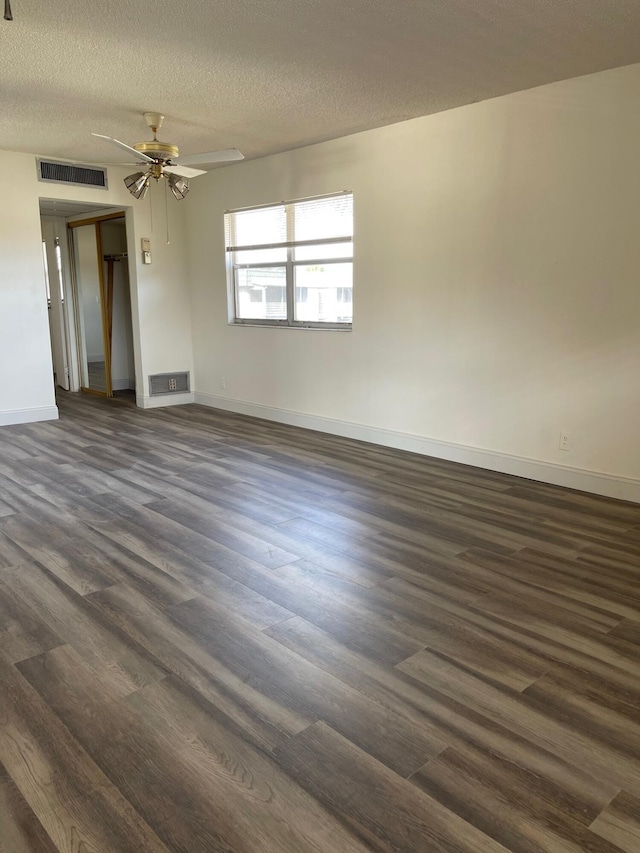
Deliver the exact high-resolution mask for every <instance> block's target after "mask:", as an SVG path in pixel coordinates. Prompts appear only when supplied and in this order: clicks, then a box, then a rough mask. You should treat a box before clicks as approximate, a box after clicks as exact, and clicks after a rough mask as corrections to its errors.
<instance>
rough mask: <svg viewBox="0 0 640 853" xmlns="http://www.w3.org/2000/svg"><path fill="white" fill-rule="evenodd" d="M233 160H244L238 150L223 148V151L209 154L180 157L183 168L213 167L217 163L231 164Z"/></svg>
mask: <svg viewBox="0 0 640 853" xmlns="http://www.w3.org/2000/svg"><path fill="white" fill-rule="evenodd" d="M233 160H244V154H241V153H240V152H239V151H238V149H237V148H223V149H222V151H209V152H208V153H207V154H192V155H191V156H190V157H180V159H179V161H178V162H179V163H180V165H181V166H182V165H183V164H184V165H185V166H209V165H211V166H213V165H214V164H215V163H231V162H232V161H233Z"/></svg>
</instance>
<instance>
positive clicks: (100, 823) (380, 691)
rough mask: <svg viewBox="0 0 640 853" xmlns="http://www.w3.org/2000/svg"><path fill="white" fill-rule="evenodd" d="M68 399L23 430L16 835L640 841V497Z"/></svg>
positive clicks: (369, 842)
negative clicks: (50, 417)
mask: <svg viewBox="0 0 640 853" xmlns="http://www.w3.org/2000/svg"><path fill="white" fill-rule="evenodd" d="M59 406H60V413H61V418H60V420H59V421H57V422H48V423H41V424H31V425H23V426H16V427H3V428H1V429H0V853H26V851H29V852H30V853H56V851H59V853H147V851H152V853H160V851H162V853H168V851H170V853H178V851H179V852H180V853H217V851H225V853H307V851H309V853H362V851H372V850H373V851H380V853H391V851H407V853H409V851H410V852H411V853H430V851H442V853H445V852H446V853H471V851H473V853H494V851H495V853H497V851H512V853H540V851H548V853H563V851H567V853H569V851H571V853H578V851H590V852H591V853H614V851H627V853H638V851H640V506H637V505H633V504H627V503H622V502H616V501H613V500H609V499H606V498H600V497H596V496H592V495H587V494H582V493H579V492H572V491H568V490H564V489H561V488H556V487H553V486H549V485H544V484H540V483H534V482H530V481H526V480H521V479H518V478H514V477H508V476H505V475H500V474H495V473H491V472H488V471H483V470H479V469H474V468H470V467H467V466H462V465H456V464H453V463H447V462H443V461H438V460H434V459H429V458H426V457H419V456H414V455H412V454H409V453H403V452H399V451H394V450H389V449H385V448H381V447H376V446H373V445H367V444H362V443H358V442H355V441H350V440H347V439H342V438H338V437H333V436H328V435H323V434H320V433H314V432H310V431H306V430H301V429H295V428H292V427H287V426H283V425H279V424H274V423H268V422H265V421H258V420H254V419H251V418H246V417H242V416H237V415H232V414H229V413H224V412H217V411H214V410H212V409H206V408H203V407H199V406H181V407H175V408H170V409H163V410H161V409H156V410H151V411H141V410H138V409H136V408H135V407H133V406H131V405H130V404H129V403H127V402H123V401H118V400H113V401H107V400H102V399H99V398H96V397H89V396H87V397H84V396H78V395H71V394H62V395H61V397H60V400H59Z"/></svg>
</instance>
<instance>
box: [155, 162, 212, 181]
mask: <svg viewBox="0 0 640 853" xmlns="http://www.w3.org/2000/svg"><path fill="white" fill-rule="evenodd" d="M162 171H163V172H168V173H169V174H170V175H180V177H182V178H197V177H198V175H206V174H207V173H206V172H205V171H203V170H202V169H191V168H189V167H188V166H183V165H182V164H180V165H179V166H163V168H162Z"/></svg>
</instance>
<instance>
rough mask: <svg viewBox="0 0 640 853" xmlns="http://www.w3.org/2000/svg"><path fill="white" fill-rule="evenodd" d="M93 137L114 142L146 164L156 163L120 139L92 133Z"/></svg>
mask: <svg viewBox="0 0 640 853" xmlns="http://www.w3.org/2000/svg"><path fill="white" fill-rule="evenodd" d="M91 136H97V137H98V138H99V139H107V140H108V141H109V142H113V144H114V145H118V146H119V147H120V148H124V150H125V151H128V152H129V153H130V154H135V156H136V157H137V158H138V159H139V160H144V161H145V163H155V160H154V159H153V158H152V157H147V155H146V154H143V153H142V152H141V151H136V149H135V148H132V147H131V146H130V145H127V144H126V143H125V142H120V140H119V139H114V138H113V136H105V135H104V133H92V134H91Z"/></svg>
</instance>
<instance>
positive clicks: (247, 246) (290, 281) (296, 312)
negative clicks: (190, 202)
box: [225, 192, 353, 329]
mask: <svg viewBox="0 0 640 853" xmlns="http://www.w3.org/2000/svg"><path fill="white" fill-rule="evenodd" d="M225 237H226V249H227V277H228V283H229V301H230V309H231V310H230V312H229V313H230V319H231V322H234V323H243V324H249V325H250V324H254V325H260V326H264V325H275V326H298V327H306V328H318V329H321V328H325V329H326V328H330V329H331V328H332V329H345V328H346V329H350V328H351V322H352V319H353V297H352V294H353V195H352V194H351V193H346V192H345V193H340V194H339V195H332V196H325V197H323V198H314V199H305V200H304V201H292V202H283V203H281V204H274V205H268V206H265V207H255V208H248V209H245V210H233V211H229V212H228V213H226V214H225Z"/></svg>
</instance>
